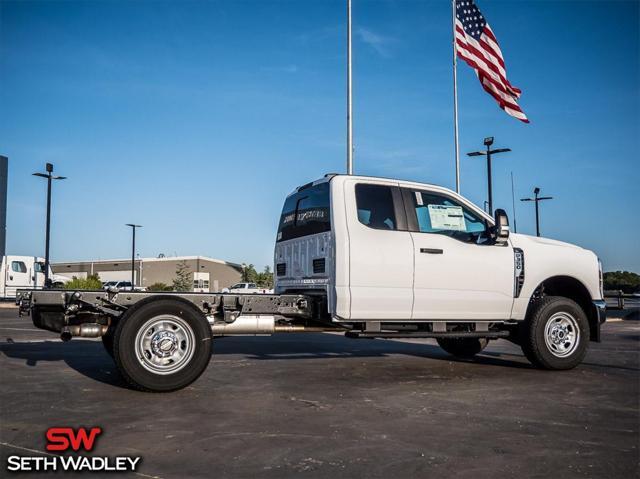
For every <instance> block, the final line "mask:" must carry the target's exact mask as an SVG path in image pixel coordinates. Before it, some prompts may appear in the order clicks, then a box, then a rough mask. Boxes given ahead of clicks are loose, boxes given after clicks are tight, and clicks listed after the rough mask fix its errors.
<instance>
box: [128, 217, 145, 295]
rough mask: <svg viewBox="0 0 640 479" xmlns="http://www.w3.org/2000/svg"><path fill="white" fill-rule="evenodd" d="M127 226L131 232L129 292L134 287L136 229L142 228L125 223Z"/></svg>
mask: <svg viewBox="0 0 640 479" xmlns="http://www.w3.org/2000/svg"><path fill="white" fill-rule="evenodd" d="M127 226H131V231H132V232H133V238H132V240H133V241H132V244H131V290H132V291H133V288H134V287H135V285H136V228H142V225H134V224H132V223H127Z"/></svg>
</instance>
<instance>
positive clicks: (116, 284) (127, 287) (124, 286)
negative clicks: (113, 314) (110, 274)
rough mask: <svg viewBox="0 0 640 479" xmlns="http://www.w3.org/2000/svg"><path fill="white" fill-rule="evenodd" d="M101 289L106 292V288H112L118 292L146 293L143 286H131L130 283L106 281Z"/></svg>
mask: <svg viewBox="0 0 640 479" xmlns="http://www.w3.org/2000/svg"><path fill="white" fill-rule="evenodd" d="M102 287H103V288H104V289H105V290H106V289H108V288H111V287H114V288H118V290H119V291H134V290H135V291H146V290H147V288H145V287H143V286H136V287H134V286H132V285H131V281H107V282H106V283H103V284H102Z"/></svg>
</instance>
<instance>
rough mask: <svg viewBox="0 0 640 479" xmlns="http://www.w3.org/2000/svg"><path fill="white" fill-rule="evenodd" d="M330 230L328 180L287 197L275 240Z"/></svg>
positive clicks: (284, 239)
mask: <svg viewBox="0 0 640 479" xmlns="http://www.w3.org/2000/svg"><path fill="white" fill-rule="evenodd" d="M325 231H331V215H330V198H329V182H324V183H320V184H317V185H315V186H311V187H310V188H305V189H303V190H301V191H298V192H297V193H294V194H292V195H291V196H289V197H288V198H287V200H286V201H285V203H284V207H283V208H282V214H281V215H280V225H279V226H278V236H277V238H276V241H278V242H280V241H286V240H289V239H293V238H299V237H301V236H307V235H313V234H317V233H323V232H325Z"/></svg>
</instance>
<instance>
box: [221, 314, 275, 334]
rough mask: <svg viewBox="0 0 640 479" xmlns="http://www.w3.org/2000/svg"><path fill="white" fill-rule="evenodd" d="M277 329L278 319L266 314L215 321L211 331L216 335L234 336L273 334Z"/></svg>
mask: <svg viewBox="0 0 640 479" xmlns="http://www.w3.org/2000/svg"><path fill="white" fill-rule="evenodd" d="M275 330H276V319H275V318H274V317H273V316H264V315H244V314H243V315H240V316H238V317H237V318H236V320H235V321H234V322H233V323H225V322H224V321H214V323H213V325H212V326H211V332H212V333H213V335H214V336H233V335H250V336H257V335H261V334H273V333H274V332H275Z"/></svg>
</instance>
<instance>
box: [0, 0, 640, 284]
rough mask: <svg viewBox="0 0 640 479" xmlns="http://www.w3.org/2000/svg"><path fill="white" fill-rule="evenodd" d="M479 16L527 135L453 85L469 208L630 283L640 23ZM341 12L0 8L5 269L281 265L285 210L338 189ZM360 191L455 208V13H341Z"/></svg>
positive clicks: (560, 8)
mask: <svg viewBox="0 0 640 479" xmlns="http://www.w3.org/2000/svg"><path fill="white" fill-rule="evenodd" d="M477 3H478V6H479V8H480V9H481V11H482V12H483V14H484V16H485V17H486V18H487V21H488V22H489V24H490V25H491V27H492V29H493V31H494V33H495V34H496V36H497V38H498V41H499V42H500V46H501V48H502V51H503V54H504V57H505V61H506V65H507V73H508V76H509V79H510V81H511V83H512V84H513V85H515V86H516V87H519V88H520V89H522V91H523V94H522V97H521V101H520V105H521V107H522V108H523V110H524V111H525V113H526V114H527V115H528V117H529V119H530V120H531V123H530V124H528V125H527V124H523V123H521V122H519V121H517V120H515V119H513V118H511V117H509V116H508V115H506V114H505V113H504V112H503V111H502V110H500V109H499V108H498V106H497V105H496V104H495V102H494V100H493V99H492V98H491V97H490V96H489V95H487V94H486V93H485V92H484V91H483V90H482V88H481V86H480V84H479V82H478V80H477V78H476V76H475V74H474V72H473V71H472V70H471V69H470V68H469V67H468V66H467V65H466V64H463V63H460V64H459V66H458V83H459V117H460V122H459V123H460V151H461V153H462V155H461V193H462V194H463V195H464V196H466V197H468V198H469V199H471V200H472V201H473V202H475V203H476V204H478V205H480V206H482V205H483V202H484V200H485V199H486V167H485V164H484V162H483V161H482V159H478V158H468V157H467V156H466V155H464V153H466V152H470V151H474V150H477V149H481V148H483V146H482V141H483V138H484V137H487V136H494V137H495V144H494V146H495V147H497V148H504V147H509V148H511V149H512V150H513V151H512V152H511V153H506V154H503V155H500V156H498V157H496V158H495V159H494V162H493V181H494V205H495V207H503V208H504V209H506V210H507V212H508V213H509V215H510V217H511V223H512V225H513V223H514V221H513V220H514V218H513V216H514V215H513V209H512V201H511V199H512V198H511V181H510V174H511V172H513V175H514V179H515V196H516V205H515V206H516V211H515V213H516V221H517V230H518V232H521V233H527V234H535V219H534V209H533V205H532V204H531V203H521V202H520V201H517V200H518V199H519V198H522V197H527V196H530V195H531V194H532V193H531V192H532V190H533V188H534V187H535V186H538V187H540V188H541V190H542V194H544V195H548V196H553V197H554V199H553V200H551V201H547V202H544V203H542V204H541V230H542V234H543V235H544V236H548V237H551V238H554V239H558V240H562V241H567V242H571V243H575V244H578V245H580V246H583V247H585V248H589V249H592V250H594V251H595V252H596V253H597V254H598V255H599V256H600V257H601V258H602V261H603V263H604V267H605V270H617V269H625V270H632V271H636V272H640V247H639V246H638V242H639V240H640V214H639V213H638V210H639V208H638V207H639V206H640V201H639V193H640V161H639V153H638V152H639V151H640V139H639V138H640V113H639V112H640V66H639V65H640V47H639V45H640V32H639V24H640V21H639V18H640V2H637V1H628V2H625V1H586V2H581V1H549V0H547V1H495V0H478V2H477ZM345 13H346V7H345V1H344V0H340V1H331V0H304V1H302V0H283V1H275V2H271V1H267V0H264V1H255V0H254V1H206V2H202V1H177V0H176V1H170V2H163V1H115V0H114V1H101V0H94V1H42V2H41V1H35V0H30V1H7V0H2V2H0V112H2V114H1V119H0V154H2V155H5V156H8V157H9V192H8V220H7V252H8V253H9V254H25V255H40V256H44V226H45V204H46V189H45V181H44V180H42V179H41V178H37V177H33V176H32V175H31V174H32V173H33V172H37V171H43V170H44V164H45V163H46V162H50V163H53V164H54V165H55V173H57V174H59V175H64V176H67V177H68V179H67V180H63V181H58V182H56V183H55V184H54V192H53V214H52V236H51V257H52V261H70V260H85V259H100V258H102V259H105V258H126V257H128V256H130V252H131V232H130V228H128V227H126V226H125V223H138V224H141V225H143V228H142V229H141V230H139V232H138V235H137V246H138V247H137V253H138V254H140V255H141V256H143V257H154V256H157V255H158V254H161V253H163V254H165V255H166V256H173V255H205V256H211V257H214V258H220V259H225V260H228V261H233V262H238V263H242V262H246V263H253V264H255V265H256V266H257V267H258V268H262V267H264V265H272V263H273V260H272V256H273V243H274V239H275V234H276V228H277V222H278V219H279V214H280V210H281V208H282V203H283V201H284V198H285V196H286V195H287V194H288V193H290V192H291V191H292V190H293V189H294V188H295V187H296V186H299V185H301V184H304V183H307V182H308V181H311V180H313V179H317V178H319V177H321V176H322V175H324V174H325V173H328V172H339V173H340V172H344V171H345V151H346V147H345V143H346V140H345V130H346V126H345V102H346V100H345V83H346V80H345V58H346V52H345V35H346V15H345ZM353 29H354V44H353V49H354V52H353V55H354V56H353V65H354V66H353V69H354V142H355V160H354V170H355V173H356V174H363V175H374V176H385V177H394V178H401V179H408V180H414V181H420V182H427V183H435V184H440V185H444V186H446V187H449V188H454V187H455V174H454V153H453V152H454V143H453V114H452V111H453V106H452V105H453V101H452V91H453V87H452V65H451V64H452V61H451V60H452V59H451V56H452V46H451V39H452V33H451V3H450V2H448V1H445V0H438V1H428V0H423V1H417V0H415V1H400V0H397V1H391V0H388V1H384V0H380V1H368V0H353Z"/></svg>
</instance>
